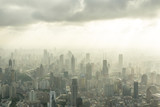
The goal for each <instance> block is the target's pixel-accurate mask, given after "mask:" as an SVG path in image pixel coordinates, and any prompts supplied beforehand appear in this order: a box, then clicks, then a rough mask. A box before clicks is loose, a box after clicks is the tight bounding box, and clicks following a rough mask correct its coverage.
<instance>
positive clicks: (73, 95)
mask: <svg viewBox="0 0 160 107" xmlns="http://www.w3.org/2000/svg"><path fill="white" fill-rule="evenodd" d="M77 95H78V83H77V79H72V86H71V105H72V106H73V107H76V104H77V102H76V99H77Z"/></svg>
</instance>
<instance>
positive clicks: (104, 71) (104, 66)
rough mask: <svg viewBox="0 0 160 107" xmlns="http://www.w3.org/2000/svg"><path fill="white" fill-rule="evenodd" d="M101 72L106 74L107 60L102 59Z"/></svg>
mask: <svg viewBox="0 0 160 107" xmlns="http://www.w3.org/2000/svg"><path fill="white" fill-rule="evenodd" d="M102 74H105V75H108V66H107V60H103V71H102Z"/></svg>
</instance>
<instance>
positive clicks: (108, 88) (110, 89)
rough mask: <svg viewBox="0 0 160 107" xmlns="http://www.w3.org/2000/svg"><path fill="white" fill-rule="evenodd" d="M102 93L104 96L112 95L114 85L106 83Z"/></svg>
mask: <svg viewBox="0 0 160 107" xmlns="http://www.w3.org/2000/svg"><path fill="white" fill-rule="evenodd" d="M104 94H105V96H106V97H112V96H113V95H114V85H113V84H110V83H107V84H106V85H105V87H104Z"/></svg>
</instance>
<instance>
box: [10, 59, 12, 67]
mask: <svg viewBox="0 0 160 107" xmlns="http://www.w3.org/2000/svg"><path fill="white" fill-rule="evenodd" d="M9 67H11V68H12V60H11V59H10V60H9Z"/></svg>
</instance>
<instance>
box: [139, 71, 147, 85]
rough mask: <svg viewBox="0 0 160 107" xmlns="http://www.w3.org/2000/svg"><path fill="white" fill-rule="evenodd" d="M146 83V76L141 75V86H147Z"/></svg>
mask: <svg viewBox="0 0 160 107" xmlns="http://www.w3.org/2000/svg"><path fill="white" fill-rule="evenodd" d="M147 82H148V76H147V75H146V74H143V75H142V77H141V84H143V85H147Z"/></svg>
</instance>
